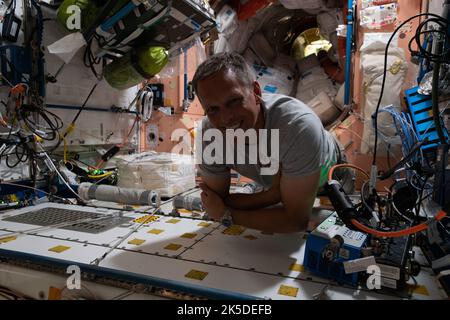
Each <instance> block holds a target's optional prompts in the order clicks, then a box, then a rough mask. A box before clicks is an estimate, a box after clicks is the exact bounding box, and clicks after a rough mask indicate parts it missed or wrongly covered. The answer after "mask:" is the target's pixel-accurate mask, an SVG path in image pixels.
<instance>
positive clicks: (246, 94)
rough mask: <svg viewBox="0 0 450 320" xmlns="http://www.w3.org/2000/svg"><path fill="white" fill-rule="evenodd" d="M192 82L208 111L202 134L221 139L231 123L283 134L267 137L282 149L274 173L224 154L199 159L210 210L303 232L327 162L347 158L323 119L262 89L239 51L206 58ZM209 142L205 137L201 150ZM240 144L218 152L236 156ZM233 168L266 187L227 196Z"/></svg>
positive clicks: (220, 216) (226, 219) (220, 217)
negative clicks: (214, 134) (212, 131)
mask: <svg viewBox="0 0 450 320" xmlns="http://www.w3.org/2000/svg"><path fill="white" fill-rule="evenodd" d="M192 82H193V86H194V90H195V92H196V93H197V97H198V98H199V101H200V103H201V105H202V107H203V109H204V111H205V114H206V116H207V117H206V118H205V119H204V120H203V122H202V132H203V134H202V137H204V133H205V132H206V131H207V130H209V129H216V130H215V132H219V134H222V135H223V139H222V140H223V141H226V131H229V130H230V129H231V130H237V129H242V130H244V131H246V132H249V130H256V131H260V130H264V129H266V130H267V131H268V132H269V135H270V132H271V131H273V130H277V133H278V139H277V140H278V141H275V142H273V141H271V142H270V143H268V144H269V148H270V149H271V150H272V151H273V149H274V148H278V149H277V151H278V154H279V157H277V159H272V161H276V162H278V163H277V166H279V170H278V173H276V174H271V175H267V174H264V173H263V170H262V169H263V166H262V164H261V161H258V162H256V163H251V162H250V161H247V162H246V163H240V162H234V163H229V162H228V161H225V159H223V160H222V161H215V162H214V163H211V162H210V161H205V159H204V158H203V161H202V163H200V164H199V170H200V174H201V176H202V180H203V183H201V184H200V187H201V189H202V194H201V198H202V202H203V207H204V208H205V210H206V212H207V213H208V215H209V216H210V217H211V218H213V219H215V220H217V221H222V223H224V225H226V226H229V225H231V224H233V223H234V224H238V225H242V226H245V227H248V228H253V229H258V230H262V231H265V232H277V233H289V232H297V231H301V230H305V229H306V227H307V225H308V221H309V215H310V213H311V210H312V206H313V203H314V199H315V197H316V194H317V192H318V190H319V189H320V187H321V186H322V185H323V184H324V183H325V182H326V176H327V173H328V170H329V168H330V167H331V166H332V165H333V164H335V163H336V162H340V159H341V158H342V154H341V150H340V148H339V147H338V144H337V142H336V141H335V140H334V138H333V137H332V136H331V134H330V133H329V132H327V131H326V130H325V129H324V128H323V126H322V123H321V122H320V119H319V118H318V117H317V116H316V115H315V113H314V112H313V111H312V110H311V109H310V108H308V107H307V106H306V105H305V104H303V103H302V102H300V101H299V100H297V99H295V98H292V97H289V96H284V95H276V94H262V93H261V88H260V86H259V84H258V82H257V81H255V79H254V76H253V73H252V71H251V69H250V68H249V67H248V65H247V64H246V62H245V60H244V58H243V57H242V56H240V55H238V54H236V53H219V54H216V55H213V56H211V57H209V58H208V59H207V60H206V61H204V62H203V63H202V64H201V65H200V66H199V67H198V69H197V71H196V73H195V75H194V78H193V81H192ZM235 140H236V139H235ZM212 142H213V141H206V139H202V149H201V150H204V149H205V148H206V147H207V146H208V144H210V143H212ZM229 142H230V141H228V144H229ZM241 143H242V141H241ZM256 143H257V144H260V143H262V142H261V141H260V140H258V141H257V142H256ZM250 144H251V143H247V147H248V146H249V145H250ZM236 149H237V148H234V149H233V150H229V149H227V143H225V144H224V147H223V150H216V152H218V153H219V157H220V156H222V157H226V155H227V153H228V155H229V153H230V152H233V156H234V157H232V158H234V159H237V158H238V155H237V154H236V152H237V151H236ZM249 150H251V148H245V152H246V154H245V155H244V159H246V160H248V159H249V158H251V155H249V154H248V152H249ZM253 150H254V149H253ZM272 153H273V152H272ZM201 156H203V155H201ZM217 156H218V155H217V154H216V155H215V159H217ZM231 169H234V170H235V171H237V172H239V173H240V174H241V175H243V176H245V177H248V178H250V179H252V180H254V181H255V182H256V183H258V184H260V185H262V186H263V187H264V191H262V192H259V193H255V194H230V192H229V189H230V170H231Z"/></svg>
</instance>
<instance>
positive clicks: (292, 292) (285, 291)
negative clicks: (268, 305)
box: [278, 285, 298, 298]
mask: <svg viewBox="0 0 450 320" xmlns="http://www.w3.org/2000/svg"><path fill="white" fill-rule="evenodd" d="M297 293H298V288H295V287H290V286H284V285H281V286H280V289H278V294H281V295H283V296H290V297H294V298H295V297H296V296H297Z"/></svg>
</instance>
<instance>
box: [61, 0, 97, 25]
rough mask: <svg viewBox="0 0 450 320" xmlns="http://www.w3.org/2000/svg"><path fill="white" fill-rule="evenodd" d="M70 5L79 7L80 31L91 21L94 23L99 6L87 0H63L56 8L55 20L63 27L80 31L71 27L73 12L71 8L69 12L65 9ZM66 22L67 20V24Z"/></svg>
mask: <svg viewBox="0 0 450 320" xmlns="http://www.w3.org/2000/svg"><path fill="white" fill-rule="evenodd" d="M72 5H73V6H78V7H79V8H80V22H81V31H85V30H86V29H87V28H89V27H90V26H91V24H92V23H94V21H95V18H96V16H97V14H98V13H99V11H100V8H99V7H97V6H96V5H95V4H94V3H93V2H92V1H89V0H64V2H63V3H62V4H61V5H60V6H59V8H58V12H57V20H58V23H59V24H60V25H61V26H62V27H63V28H64V29H66V30H67V31H70V32H75V31H80V30H78V29H76V28H74V29H71V24H73V23H74V20H75V19H74V18H73V17H71V16H73V15H74V14H75V13H74V11H73V10H69V12H67V9H68V8H69V7H70V6H72ZM68 20H69V21H68ZM67 22H69V26H68V24H67Z"/></svg>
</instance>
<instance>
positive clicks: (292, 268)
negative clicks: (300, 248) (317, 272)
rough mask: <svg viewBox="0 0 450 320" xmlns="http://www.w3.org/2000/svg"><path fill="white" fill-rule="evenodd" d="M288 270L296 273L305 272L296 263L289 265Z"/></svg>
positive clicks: (303, 268) (302, 267)
mask: <svg viewBox="0 0 450 320" xmlns="http://www.w3.org/2000/svg"><path fill="white" fill-rule="evenodd" d="M289 269H290V270H292V271H298V272H303V271H305V267H304V266H302V265H301V264H298V263H293V264H291V267H290V268H289Z"/></svg>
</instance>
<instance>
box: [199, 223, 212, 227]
mask: <svg viewBox="0 0 450 320" xmlns="http://www.w3.org/2000/svg"><path fill="white" fill-rule="evenodd" d="M211 224H212V223H208V222H200V223H199V224H198V226H199V227H204V228H206V227H209V226H210V225H211Z"/></svg>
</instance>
